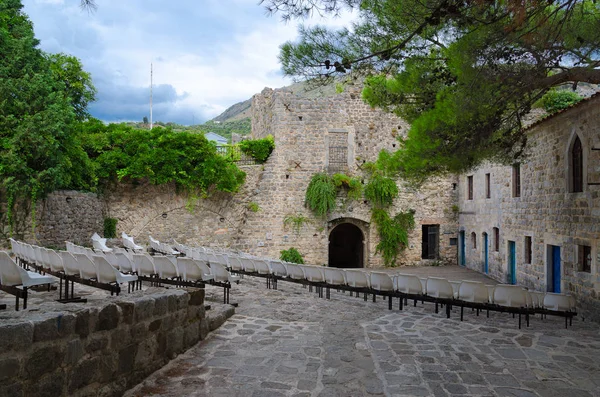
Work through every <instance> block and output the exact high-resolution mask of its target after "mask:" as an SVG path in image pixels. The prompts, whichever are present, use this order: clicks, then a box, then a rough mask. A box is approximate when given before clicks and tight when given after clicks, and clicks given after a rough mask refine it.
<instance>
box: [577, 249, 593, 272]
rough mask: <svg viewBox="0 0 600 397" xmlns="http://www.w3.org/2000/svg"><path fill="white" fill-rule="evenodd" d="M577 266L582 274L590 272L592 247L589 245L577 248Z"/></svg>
mask: <svg viewBox="0 0 600 397" xmlns="http://www.w3.org/2000/svg"><path fill="white" fill-rule="evenodd" d="M577 265H578V266H577V267H578V268H579V269H580V270H581V271H582V272H586V273H591V272H592V247H590V246H589V245H578V246H577Z"/></svg>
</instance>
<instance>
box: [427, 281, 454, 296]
mask: <svg viewBox="0 0 600 397" xmlns="http://www.w3.org/2000/svg"><path fill="white" fill-rule="evenodd" d="M426 288H427V295H428V296H431V297H434V298H440V299H452V298H454V290H453V289H452V284H450V282H449V281H448V280H446V279H445V278H440V277H428V278H427V287H426Z"/></svg>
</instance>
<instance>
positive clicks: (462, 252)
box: [459, 231, 467, 266]
mask: <svg viewBox="0 0 600 397" xmlns="http://www.w3.org/2000/svg"><path fill="white" fill-rule="evenodd" d="M465 254H466V249H465V232H464V231H462V232H460V262H459V263H460V265H461V266H465V265H466V264H467V258H466V257H465Z"/></svg>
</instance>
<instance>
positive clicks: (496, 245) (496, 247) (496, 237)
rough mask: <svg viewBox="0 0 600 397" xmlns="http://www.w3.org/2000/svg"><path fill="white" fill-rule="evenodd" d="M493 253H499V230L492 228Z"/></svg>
mask: <svg viewBox="0 0 600 397" xmlns="http://www.w3.org/2000/svg"><path fill="white" fill-rule="evenodd" d="M494 251H496V252H498V251H500V229H498V228H497V227H495V228H494Z"/></svg>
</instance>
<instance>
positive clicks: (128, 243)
mask: <svg viewBox="0 0 600 397" xmlns="http://www.w3.org/2000/svg"><path fill="white" fill-rule="evenodd" d="M121 242H122V243H123V247H125V248H129V249H130V250H132V251H134V252H136V251H142V250H143V249H144V247H142V246H141V245H137V244H136V243H135V242H134V241H133V237H131V236H128V235H127V234H126V233H125V232H122V233H121Z"/></svg>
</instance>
